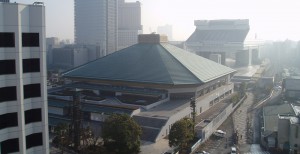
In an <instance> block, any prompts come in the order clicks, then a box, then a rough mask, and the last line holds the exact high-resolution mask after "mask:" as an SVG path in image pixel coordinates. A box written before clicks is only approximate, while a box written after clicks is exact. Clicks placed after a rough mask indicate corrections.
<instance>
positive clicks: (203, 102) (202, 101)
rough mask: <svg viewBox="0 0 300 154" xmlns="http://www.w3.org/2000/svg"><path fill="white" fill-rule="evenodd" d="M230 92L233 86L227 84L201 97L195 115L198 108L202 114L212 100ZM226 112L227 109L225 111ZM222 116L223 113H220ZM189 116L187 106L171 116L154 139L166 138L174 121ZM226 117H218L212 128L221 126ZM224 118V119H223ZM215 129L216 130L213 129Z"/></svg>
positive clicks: (189, 109) (198, 111) (228, 112)
mask: <svg viewBox="0 0 300 154" xmlns="http://www.w3.org/2000/svg"><path fill="white" fill-rule="evenodd" d="M229 90H232V91H233V84H229V85H225V86H222V87H220V88H218V89H216V91H214V92H212V93H209V94H207V95H206V96H203V97H201V98H199V99H196V112H197V114H200V108H201V110H202V111H201V112H204V111H206V110H208V109H209V108H210V105H209V103H210V101H213V100H214V99H216V98H217V97H219V96H221V95H224V94H225V92H227V91H229ZM230 108H232V107H230ZM226 110H227V109H226ZM225 112H226V114H225V115H227V114H228V115H229V114H230V113H231V112H230V111H225ZM222 114H224V113H222ZM190 116H191V108H190V107H189V106H188V107H186V108H185V109H182V110H180V111H178V112H177V113H176V114H175V115H173V116H171V117H170V118H169V119H168V121H167V123H166V125H165V126H164V127H163V128H162V129H161V131H160V133H159V135H158V136H157V138H156V141H158V140H160V139H162V138H164V137H165V136H167V135H168V134H169V132H170V129H171V126H172V124H173V123H175V122H176V121H178V120H180V119H182V118H184V117H190ZM225 117H226V116H224V115H222V116H220V117H219V118H218V119H219V120H216V121H215V122H214V124H212V125H213V126H211V128H212V127H219V126H218V125H221V124H222V123H223V121H224V120H225V119H226V118H227V117H226V118H225ZM223 118H225V119H223ZM215 129H216V128H215Z"/></svg>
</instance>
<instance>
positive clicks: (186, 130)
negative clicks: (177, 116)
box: [169, 118, 194, 151]
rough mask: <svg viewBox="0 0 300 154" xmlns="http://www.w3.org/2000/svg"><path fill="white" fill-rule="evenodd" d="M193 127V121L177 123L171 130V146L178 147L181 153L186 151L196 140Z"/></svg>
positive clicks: (185, 120) (184, 120) (187, 119)
mask: <svg viewBox="0 0 300 154" xmlns="http://www.w3.org/2000/svg"><path fill="white" fill-rule="evenodd" d="M193 127H194V124H193V121H192V120H191V119H189V118H184V119H181V120H179V121H177V122H175V123H174V124H173V125H172V127H171V130H170V134H169V146H170V147H172V146H174V147H177V148H178V150H179V151H184V150H186V149H187V148H188V147H189V143H190V142H191V141H192V140H193V139H194V134H193Z"/></svg>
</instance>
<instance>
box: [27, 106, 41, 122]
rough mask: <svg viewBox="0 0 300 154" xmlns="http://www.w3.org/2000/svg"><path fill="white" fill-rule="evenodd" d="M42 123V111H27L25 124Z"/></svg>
mask: <svg viewBox="0 0 300 154" xmlns="http://www.w3.org/2000/svg"><path fill="white" fill-rule="evenodd" d="M39 121H42V110H41V109H31V110H27V111H25V124H28V123H32V122H39Z"/></svg>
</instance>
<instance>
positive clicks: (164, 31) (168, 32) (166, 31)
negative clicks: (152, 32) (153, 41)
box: [157, 25, 173, 40]
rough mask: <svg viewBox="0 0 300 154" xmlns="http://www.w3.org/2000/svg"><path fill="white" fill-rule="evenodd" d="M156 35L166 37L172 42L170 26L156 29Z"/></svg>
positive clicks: (171, 28)
mask: <svg viewBox="0 0 300 154" xmlns="http://www.w3.org/2000/svg"><path fill="white" fill-rule="evenodd" d="M157 34H161V35H166V36H168V39H169V40H173V27H172V25H164V26H158V27H157Z"/></svg>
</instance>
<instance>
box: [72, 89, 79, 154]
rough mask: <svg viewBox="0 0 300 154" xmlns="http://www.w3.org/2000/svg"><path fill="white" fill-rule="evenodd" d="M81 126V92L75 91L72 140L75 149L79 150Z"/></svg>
mask: <svg viewBox="0 0 300 154" xmlns="http://www.w3.org/2000/svg"><path fill="white" fill-rule="evenodd" d="M80 126H81V102H80V91H75V94H74V95H73V106H72V129H73V131H72V138H73V142H74V148H75V149H76V150H78V147H79V146H80V134H81V132H80V130H81V129H80Z"/></svg>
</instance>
